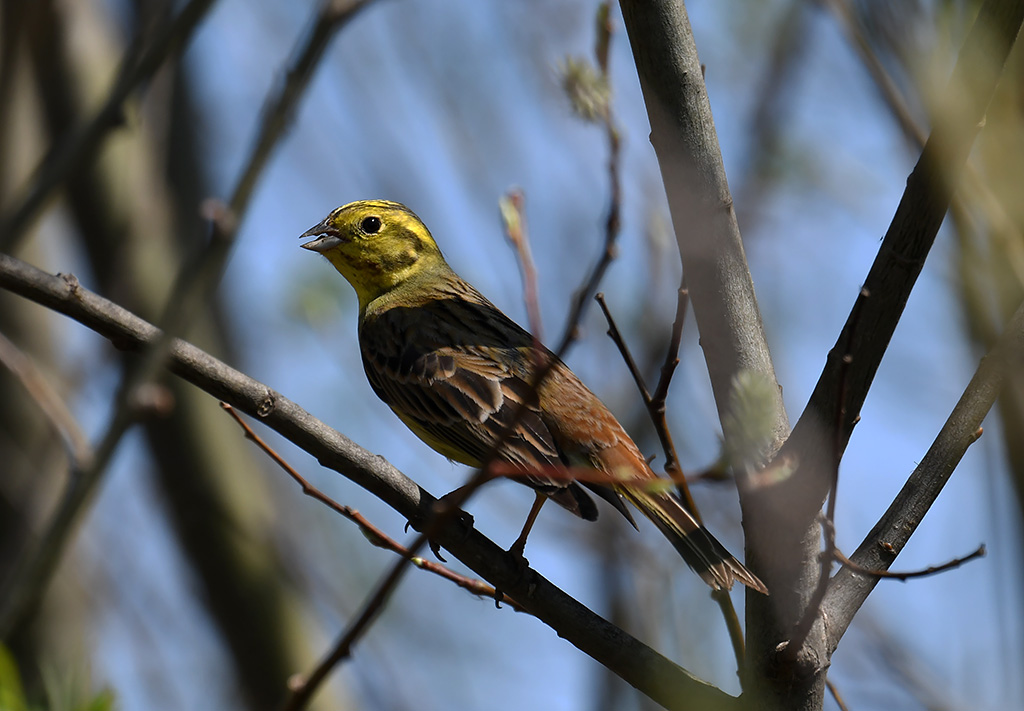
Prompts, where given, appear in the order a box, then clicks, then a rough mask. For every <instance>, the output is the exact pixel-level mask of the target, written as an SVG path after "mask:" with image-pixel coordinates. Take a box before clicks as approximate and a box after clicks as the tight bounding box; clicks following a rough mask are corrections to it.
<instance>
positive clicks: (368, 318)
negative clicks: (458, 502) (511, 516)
mask: <svg viewBox="0 0 1024 711" xmlns="http://www.w3.org/2000/svg"><path fill="white" fill-rule="evenodd" d="M302 237H303V238H312V241H310V242H307V243H305V244H303V245H302V246H303V247H305V248H306V249H309V250H311V251H314V252H319V253H320V254H322V255H323V256H324V257H326V258H327V259H328V260H329V261H330V263H331V264H333V265H334V268H335V269H337V270H338V271H339V272H340V273H341V275H342V276H344V277H345V278H346V279H347V280H348V281H349V283H350V284H352V286H353V287H354V288H355V290H356V295H357V296H358V297H359V348H360V351H361V354H362V360H363V368H364V369H365V371H366V377H367V379H368V380H369V381H370V386H371V387H372V388H373V391H374V392H375V393H376V394H377V396H378V397H379V398H380V399H381V400H383V401H384V402H385V403H387V405H388V406H389V407H390V408H391V409H392V410H393V411H394V412H395V414H396V415H398V417H399V418H400V419H401V420H402V422H404V423H405V424H406V425H407V426H408V427H409V429H411V430H412V431H413V432H414V433H415V434H416V435H417V436H418V437H419V438H420V439H422V440H423V441H424V442H426V443H427V444H428V445H430V446H431V447H432V448H434V449H435V450H437V451H438V452H440V453H441V454H443V455H444V456H446V457H448V458H449V459H454V460H456V461H458V462H462V463H463V464H468V465H469V466H472V467H480V466H482V465H483V464H484V461H483V460H484V458H485V457H487V456H488V453H490V452H491V451H492V450H493V448H494V445H495V444H496V443H498V442H500V446H499V447H498V450H497V454H496V456H497V458H498V459H500V460H502V461H504V462H505V463H507V464H508V465H510V466H511V467H514V468H515V469H517V470H518V471H519V472H520V473H521V476H517V477H516V478H517V480H518V481H522V482H524V483H526V484H529V485H530V486H532V487H533V488H534V489H535V490H536V492H537V500H536V502H535V504H534V507H533V509H532V510H531V512H530V516H529V518H528V520H527V523H526V526H524V528H523V533H522V534H521V535H520V537H519V539H518V540H517V541H516V543H515V544H514V545H513V546H512V550H513V551H514V552H516V553H517V554H519V555H520V556H521V555H522V552H523V547H524V546H525V543H526V535H527V534H528V532H529V529H530V526H532V524H533V521H534V519H535V518H536V515H537V513H538V512H539V510H540V506H541V505H542V504H543V502H544V501H545V500H546V499H548V498H550V499H553V500H554V501H555V502H557V503H558V504H560V505H561V506H563V507H564V508H566V509H568V510H569V511H571V512H572V513H574V514H576V515H577V516H580V517H581V518H584V519H586V520H588V521H593V520H595V519H596V518H597V507H596V505H595V504H594V502H593V500H592V499H591V498H590V496H589V495H588V494H587V492H586V491H585V489H589V490H590V491H591V492H593V493H595V494H597V495H598V496H599V497H601V498H602V499H604V500H606V501H608V502H609V503H610V504H611V505H612V506H614V507H615V508H616V509H618V510H619V511H620V512H621V513H622V514H623V515H624V516H625V517H626V518H627V519H628V520H629V521H630V523H633V519H632V517H631V516H630V514H629V511H628V509H627V508H626V507H625V505H624V504H623V501H622V499H623V498H625V499H626V500H628V501H630V502H631V503H632V504H633V505H634V506H636V507H637V508H638V509H640V511H642V512H643V514H644V515H645V516H646V517H647V518H649V519H650V520H651V521H652V522H653V523H654V525H655V526H656V527H657V528H658V529H659V530H660V531H661V532H662V534H664V535H665V537H666V538H668V539H669V541H671V542H672V545H673V546H675V548H676V550H677V551H678V552H679V553H680V555H682V557H683V560H685V561H686V562H687V563H688V564H689V565H690V567H691V568H693V569H694V571H696V572H697V574H698V575H700V577H701V578H702V579H703V580H704V581H705V582H706V583H707V584H708V585H710V586H711V587H712V588H713V589H715V590H721V589H728V588H729V587H731V586H732V583H733V580H739V581H740V582H741V583H743V584H745V585H748V586H750V587H751V588H754V589H755V590H759V591H761V592H763V593H767V590H766V589H765V587H764V584H763V583H762V582H761V581H760V580H759V579H758V578H757V577H756V576H755V575H754V574H753V573H751V572H750V571H749V570H747V569H746V568H745V567H744V566H743V565H742V564H741V563H740V562H739V561H738V560H736V559H735V558H734V557H733V556H732V555H731V554H730V553H729V552H728V551H727V550H726V549H725V548H724V547H723V546H722V544H720V543H719V542H718V541H717V540H715V538H714V537H713V536H712V535H711V534H710V533H709V532H708V531H707V529H705V528H704V527H703V526H701V525H700V524H699V523H698V522H697V521H696V520H695V519H694V517H693V516H692V515H690V513H689V512H688V511H687V510H686V509H684V508H683V506H682V505H681V504H680V503H679V501H678V500H677V499H675V498H674V497H673V496H671V495H670V494H669V493H668V492H667V491H666V487H665V486H664V485H660V486H647V487H644V486H642V485H638V484H643V483H644V482H648V483H651V482H654V483H658V482H664V481H665V480H664V479H660V478H658V477H657V476H656V475H655V474H654V472H653V471H651V469H650V467H649V466H648V465H647V462H646V461H645V460H644V458H643V456H642V455H641V453H640V450H639V449H638V448H637V446H636V445H635V444H634V443H633V440H632V439H630V437H629V435H627V434H626V431H625V430H624V429H623V428H622V425H620V424H619V423H618V421H617V420H616V419H615V417H614V416H612V414H611V413H610V412H609V411H608V409H607V408H606V407H605V406H604V404H602V403H601V401H600V400H598V398H597V396H595V395H594V394H593V393H592V392H590V390H588V389H587V387H586V386H585V385H583V383H582V382H580V380H579V378H577V377H576V375H575V374H573V372H572V371H571V370H569V368H568V367H567V366H566V365H565V364H564V363H562V362H561V360H559V359H558V358H557V357H556V356H555V355H554V354H553V353H551V352H550V351H548V350H547V349H546V348H544V347H543V346H538V347H539V348H540V349H541V354H542V356H543V359H538V358H537V357H536V356H537V355H538V354H537V352H536V350H535V343H534V339H533V337H532V336H531V335H530V334H529V333H528V332H526V331H525V330H524V329H522V328H520V327H519V326H518V325H516V323H515V322H513V321H512V320H511V319H509V318H508V317H507V316H505V314H503V313H502V312H501V311H499V310H498V309H497V307H495V306H494V305H493V304H491V302H490V301H488V300H487V299H486V298H484V297H483V295H481V294H480V292H478V291H477V290H476V289H474V288H473V287H472V286H471V285H470V284H469V283H468V282H466V281H464V280H463V279H462V278H460V277H459V276H458V275H457V274H456V273H455V272H454V271H452V269H451V267H449V266H448V263H447V262H446V261H445V260H444V257H443V256H442V255H441V250H440V249H439V248H438V246H437V243H435V242H434V239H433V237H431V235H430V232H429V231H428V230H427V228H426V226H425V225H424V224H423V223H422V222H421V221H420V219H419V218H418V217H417V216H416V215H415V214H413V213H412V211H411V210H409V209H408V208H407V207H405V206H404V205H401V204H399V203H395V202H388V201H384V200H364V201H359V202H353V203H350V204H348V205H345V206H343V207H339V208H338V209H336V210H334V211H333V212H331V214H330V215H328V216H327V218H326V219H325V220H324V221H323V222H321V223H320V224H318V225H317V226H316V227H313V228H312V229H310V230H308V231H307V232H306V233H305V234H303V235H302ZM544 359H550V360H544ZM542 361H543V362H551V361H553V365H552V366H551V368H550V370H549V371H548V372H547V374H546V376H545V377H544V378H543V380H542V381H541V385H540V387H539V388H537V389H536V391H535V390H534V388H533V386H532V385H531V383H532V382H533V380H534V374H535V372H536V371H537V370H538V363H540V362H542ZM519 410H522V411H521V412H519ZM517 415H518V416H517ZM510 426H511V430H510ZM502 438H504V439H502ZM582 468H586V469H588V470H596V472H598V473H599V475H598V476H590V477H580V478H579V479H578V480H577V479H574V478H573V476H572V470H579V469H582ZM634 525H635V524H634Z"/></svg>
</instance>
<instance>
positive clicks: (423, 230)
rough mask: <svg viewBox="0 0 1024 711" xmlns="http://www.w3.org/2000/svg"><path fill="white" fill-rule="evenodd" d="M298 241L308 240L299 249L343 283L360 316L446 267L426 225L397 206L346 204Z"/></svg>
mask: <svg viewBox="0 0 1024 711" xmlns="http://www.w3.org/2000/svg"><path fill="white" fill-rule="evenodd" d="M302 237H303V238H306V237H313V238H314V239H313V241H311V242H307V243H305V244H303V245H302V246H303V247H304V248H306V249H309V250H312V251H314V252H319V253H320V254H322V255H324V256H325V257H327V259H328V260H329V261H330V262H331V264H333V265H334V268H335V269H337V270H338V271H339V272H340V273H341V275H342V276H343V277H345V278H346V279H348V281H349V283H350V284H351V285H352V286H353V288H355V290H356V295H357V296H358V297H359V309H360V311H362V310H365V309H366V305H367V304H369V303H370V302H371V301H373V300H374V299H376V298H377V297H378V296H381V295H383V294H386V293H387V292H389V291H391V290H392V289H394V288H395V287H396V286H398V285H400V284H402V283H403V282H405V281H406V280H408V279H409V278H410V277H413V276H415V275H417V274H422V273H425V272H429V271H430V270H432V269H437V268H442V269H446V268H447V265H446V264H445V261H444V257H442V256H441V250H440V249H438V247H437V243H435V242H434V238H433V237H431V236H430V231H429V230H427V227H426V225H424V224H423V223H422V222H421V221H420V218H418V217H416V215H415V214H413V212H412V210H410V209H409V208H407V207H406V206H405V205H402V204H400V203H397V202H389V201H387V200H360V201H358V202H351V203H349V204H348V205H343V206H342V207H339V208H337V209H336V210H334V211H333V212H331V214H330V215H328V216H327V218H326V219H325V220H324V221H323V222H321V223H320V224H319V225H317V226H316V227H313V228H312V229H309V230H307V231H306V232H305V233H303V234H302Z"/></svg>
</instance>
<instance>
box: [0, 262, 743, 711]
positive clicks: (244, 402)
mask: <svg viewBox="0 0 1024 711" xmlns="http://www.w3.org/2000/svg"><path fill="white" fill-rule="evenodd" d="M0 288H4V289H7V290H9V291H12V292H14V293H17V294H19V295H21V296H23V297H25V298H28V299H30V300H32V301H35V302H37V303H40V304H42V305H44V306H46V307H48V308H51V309H53V310H54V311H57V312H59V313H63V314H65V315H67V316H69V317H71V318H74V319H75V320H77V321H79V322H81V323H82V324H84V325H86V326H88V327H89V328H91V329H93V330H94V331H96V332H97V333H99V334H101V335H103V336H104V337H106V338H108V339H109V340H111V342H112V343H113V344H114V345H116V346H117V347H119V348H121V349H124V350H131V351H138V350H141V349H142V348H144V347H145V346H146V344H147V343H149V342H150V341H152V340H153V339H154V338H156V336H157V332H156V329H155V328H154V327H153V326H152V325H150V324H148V323H146V322H145V321H143V320H142V319H140V318H138V317H137V316H135V315H133V314H131V313H129V312H128V311H126V310H125V309H123V308H121V307H119V306H118V305H116V304H114V303H112V302H110V301H107V300H106V299H103V298H101V297H99V296H97V295H96V294H93V293H92V292H90V291H88V290H86V289H84V288H82V287H80V286H78V285H77V283H74V282H72V281H71V280H70V279H64V278H60V277H55V276H52V275H49V274H46V273H44V272H42V271H40V270H38V269H36V268H34V267H32V266H30V265H28V264H25V263H24V262H21V261H20V260H17V259H14V258H13V257H9V256H7V255H2V254H0ZM169 367H170V369H171V371H172V372H173V373H175V374H176V375H178V376H180V377H182V378H184V379H185V380H187V381H189V382H191V383H193V384H194V385H196V386H197V387H199V388H201V389H202V390H205V391H206V392H208V393H209V394H211V395H212V396H213V397H216V398H218V399H219V400H223V401H224V402H227V403H230V404H231V405H232V406H233V407H235V408H237V409H239V410H241V411H242V412H245V413H247V414H249V415H251V416H253V417H256V418H258V419H260V420H261V421H262V422H263V423H264V424H266V425H267V426H268V427H270V428H272V429H274V430H275V431H277V432H279V433H280V434H281V435H283V436H284V437H285V438H287V439H289V440H290V441H292V442H293V443H294V444H296V445H297V446H298V447H300V448H302V449H304V450H306V451H308V452H310V453H311V454H313V455H314V456H315V457H316V458H317V459H318V460H319V461H320V462H321V464H323V465H324V466H326V467H328V468H331V469H334V470H335V471H338V472H340V473H341V474H343V475H344V476H346V477H347V478H349V479H350V480H351V481H353V482H354V483H356V484H357V485H359V486H361V487H363V488H364V489H366V490H367V491H369V492H370V493H372V494H374V495H375V496H377V497H378V498H380V499H381V500H382V501H384V502H385V503H387V504H388V505H389V506H391V507H392V508H394V509H395V510H396V511H398V512H399V513H401V514H402V515H403V516H405V517H406V518H407V519H408V520H409V521H410V523H411V524H412V525H413V527H414V528H416V529H417V530H422V529H423V528H424V527H425V526H426V522H427V521H428V520H430V519H431V518H432V517H433V513H434V503H435V501H436V499H434V497H432V496H431V495H430V494H429V493H427V492H426V491H424V490H423V489H421V488H420V487H419V486H417V485H416V483H415V482H413V481H412V480H411V479H409V478H408V477H406V476H405V475H404V474H402V473H401V472H399V471H398V470H397V469H395V468H394V467H392V466H391V465H390V464H388V463H387V462H386V461H385V460H384V459H383V458H381V457H379V456H377V455H374V454H371V453H370V452H367V451H366V450H364V449H362V448H360V447H359V446H357V445H356V444H355V443H353V442H352V441H351V440H349V439H348V438H346V437H345V436H344V435H342V434H340V433H339V432H337V431H335V430H333V429H331V428H330V427H328V426H327V425H325V424H324V423H322V422H320V421H319V420H317V419H316V418H314V417H312V416H311V415H309V413H307V412H305V411H304V410H302V408H300V407H298V406H297V405H296V404H295V403H293V402H291V401H290V400H287V399H286V398H284V397H283V396H281V395H280V394H279V393H276V392H274V391H273V390H270V389H269V388H268V387H267V386H265V385H263V384H261V383H259V382H256V381H255V380H252V379H251V378H248V377H247V376H245V375H243V374H242V373H239V372H238V371H236V370H234V369H232V368H230V367H228V366H227V365H225V364H224V363H222V362H220V361H218V360H216V359H215V358H213V357H211V356H209V355H208V354H206V353H204V352H202V351H201V350H199V349H198V348H196V347H195V346H192V345H190V344H188V343H185V342H183V341H180V340H176V341H175V342H174V344H173V347H172V349H171V361H170V366H169ZM436 540H437V541H438V542H439V543H440V544H441V545H443V546H444V547H445V548H446V549H447V550H449V551H451V552H452V554H453V555H455V556H456V557H457V558H458V559H459V560H461V561H462V562H463V563H465V564H466V565H467V566H468V567H469V568H470V569H472V570H473V571H475V572H476V573H477V574H478V575H480V576H481V577H482V578H484V579H485V580H487V581H488V582H489V583H490V584H491V585H493V586H494V587H496V588H498V589H500V590H503V591H505V592H506V593H508V594H509V595H510V596H511V597H512V598H514V599H515V600H517V601H519V602H520V603H521V604H522V605H523V607H524V608H525V609H526V610H527V611H528V612H529V613H530V614H532V615H534V616H536V617H537V618H539V619H540V620H542V621H543V622H544V623H545V624H547V625H548V626H550V627H552V628H553V629H554V630H555V631H556V632H557V633H558V634H559V635H560V636H562V637H564V638H565V639H566V640H568V641H569V642H570V643H571V644H573V645H574V646H576V647H577V648H578V649H580V650H581V651H583V652H584V653H586V654H588V655H590V656H591V657H593V658H594V659H595V660H597V661H598V662H600V663H602V664H604V665H605V666H606V667H608V668H609V669H611V670H612V671H614V672H615V673H616V674H618V675H619V676H620V677H622V678H623V679H624V680H625V681H627V682H628V683H630V684H632V685H633V686H635V687H637V688H638V689H640V690H641V691H643V693H645V694H647V695H648V696H650V697H651V698H652V699H654V700H655V701H657V702H658V703H660V704H662V705H663V706H665V707H666V708H670V709H697V708H708V709H730V708H736V707H737V703H738V702H737V700H736V699H733V698H732V697H730V696H728V695H727V694H724V693H722V692H721V691H719V690H718V689H716V688H714V687H712V686H709V685H708V684H705V683H704V682H702V681H700V680H698V679H696V678H695V677H693V676H691V675H690V674H689V673H687V672H686V671H685V670H683V669H681V668H680V667H678V666H677V665H675V664H673V663H672V662H671V661H669V660H667V659H665V658H664V657H662V656H661V655H659V654H657V653H656V652H655V651H654V650H652V649H650V648H649V647H647V646H646V645H644V644H642V643H640V642H639V641H637V640H636V639H635V638H633V637H631V636H630V635H628V634H626V633H625V632H623V631H622V630H620V629H619V628H617V627H615V626H614V625H611V624H610V623H608V622H607V621H606V620H604V619H602V618H601V617H599V616H598V615H595V614H594V613H593V612H592V611H590V610H589V609H587V608H586V607H585V606H583V605H581V604H580V603H579V602H577V601H576V600H574V599H572V598H571V597H569V596H568V595H566V594H565V593H564V592H563V591H562V590H560V589H559V588H557V587H556V586H554V585H552V584H551V583H550V582H549V581H548V580H546V579H545V578H544V577H542V576H541V575H540V574H539V573H537V572H535V571H533V570H530V569H528V570H526V571H525V572H524V571H522V570H520V569H519V568H518V566H516V565H515V564H514V563H513V562H512V561H511V560H510V559H509V556H508V555H507V554H506V552H505V551H503V550H502V549H501V548H500V547H498V546H497V545H495V544H494V543H493V542H492V541H490V540H488V539H487V538H486V537H484V536H483V535H481V534H480V533H479V532H477V531H476V530H474V529H472V528H469V529H467V528H465V527H463V526H461V525H460V524H459V522H458V520H457V519H454V520H452V521H451V522H449V523H448V524H447V525H445V526H444V527H443V528H441V529H440V530H438V531H437V533H436Z"/></svg>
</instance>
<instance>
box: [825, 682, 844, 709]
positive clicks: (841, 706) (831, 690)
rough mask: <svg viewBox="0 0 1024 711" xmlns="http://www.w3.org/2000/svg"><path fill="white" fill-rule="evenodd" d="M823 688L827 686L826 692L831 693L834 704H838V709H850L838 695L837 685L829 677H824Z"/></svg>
mask: <svg viewBox="0 0 1024 711" xmlns="http://www.w3.org/2000/svg"><path fill="white" fill-rule="evenodd" d="M825 688H827V689H828V692H829V693H830V694H832V698H833V699H834V700H835V702H836V705H838V706H839V711H850V709H849V707H848V706H847V705H846V702H845V701H843V697H842V696H841V695H840V693H839V689H838V687H836V685H835V684H833V683H832V680H831V679H825Z"/></svg>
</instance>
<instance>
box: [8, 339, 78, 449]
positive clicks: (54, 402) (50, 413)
mask: <svg viewBox="0 0 1024 711" xmlns="http://www.w3.org/2000/svg"><path fill="white" fill-rule="evenodd" d="M0 364H3V365H4V367H6V368H7V369H8V370H9V371H11V374H12V375H14V377H15V378H16V379H17V380H18V382H19V383H21V385H22V387H24V388H25V391H26V392H27V393H28V394H29V397H31V398H32V400H34V401H35V403H36V404H37V405H38V406H39V410H40V411H41V412H42V413H43V415H44V416H45V417H46V420H47V422H49V423H50V426H51V427H53V430H54V431H55V432H56V433H57V435H58V436H59V437H60V439H61V441H62V442H64V446H65V447H66V448H67V450H68V456H69V457H70V458H71V462H72V466H74V467H77V468H84V467H86V466H88V464H89V462H90V461H91V460H92V458H93V453H92V447H91V446H90V445H89V438H88V437H86V436H85V432H83V431H82V428H81V426H80V425H79V424H78V420H76V419H75V416H74V415H73V414H71V410H70V409H69V408H68V406H67V404H66V403H65V402H64V399H63V398H62V397H61V396H60V395H58V394H57V391H56V390H55V389H54V388H53V387H52V386H51V385H50V383H49V382H48V381H47V380H46V377H45V376H44V375H43V374H42V373H41V372H40V370H39V368H37V367H36V364H35V363H34V362H32V359H31V358H29V357H28V356H27V355H25V354H24V353H22V352H21V349H19V348H18V347H17V346H16V345H14V344H13V343H11V341H10V340H8V338H7V337H6V336H4V335H3V334H2V333H0Z"/></svg>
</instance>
